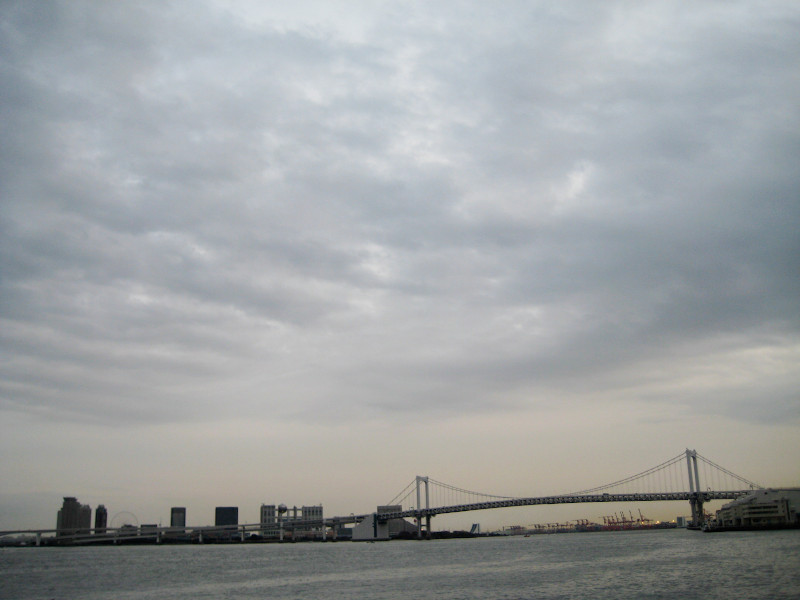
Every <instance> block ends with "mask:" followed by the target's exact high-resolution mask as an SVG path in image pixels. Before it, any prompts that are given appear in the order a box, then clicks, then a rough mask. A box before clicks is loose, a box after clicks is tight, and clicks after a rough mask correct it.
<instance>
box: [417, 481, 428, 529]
mask: <svg viewBox="0 0 800 600" xmlns="http://www.w3.org/2000/svg"><path fill="white" fill-rule="evenodd" d="M422 484H424V485H425V509H424V511H423V509H422V495H421V493H420V492H421V486H422ZM430 508H431V496H430V490H429V488H428V476H427V475H425V476H424V477H423V476H422V475H417V539H418V540H421V539H422V517H423V515H424V516H425V535H426V537H428V538H429V539H430V537H431V513H430V512H428V511H429V510H430Z"/></svg>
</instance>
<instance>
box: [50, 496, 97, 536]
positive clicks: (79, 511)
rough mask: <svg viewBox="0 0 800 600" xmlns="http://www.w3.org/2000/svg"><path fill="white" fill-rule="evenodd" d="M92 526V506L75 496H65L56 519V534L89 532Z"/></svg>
mask: <svg viewBox="0 0 800 600" xmlns="http://www.w3.org/2000/svg"><path fill="white" fill-rule="evenodd" d="M91 528H92V507H91V506H89V505H88V504H81V503H80V502H78V499H77V498H75V497H74V496H64V503H63V504H62V505H61V508H60V509H59V511H58V517H57V519H56V529H57V530H58V531H57V532H56V536H59V537H60V536H64V535H75V534H76V533H89V530H90V529H91Z"/></svg>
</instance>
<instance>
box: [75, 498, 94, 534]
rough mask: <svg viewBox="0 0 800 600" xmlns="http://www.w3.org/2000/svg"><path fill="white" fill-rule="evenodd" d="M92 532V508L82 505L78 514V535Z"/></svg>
mask: <svg viewBox="0 0 800 600" xmlns="http://www.w3.org/2000/svg"><path fill="white" fill-rule="evenodd" d="M91 530H92V507H91V506H89V505H88V504H81V508H80V511H79V513H78V533H84V534H86V533H89V532H90V531H91Z"/></svg>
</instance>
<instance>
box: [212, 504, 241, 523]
mask: <svg viewBox="0 0 800 600" xmlns="http://www.w3.org/2000/svg"><path fill="white" fill-rule="evenodd" d="M238 524H239V507H238V506H217V507H216V509H215V510H214V526H215V527H225V526H228V525H233V526H234V528H235V527H236V525H238Z"/></svg>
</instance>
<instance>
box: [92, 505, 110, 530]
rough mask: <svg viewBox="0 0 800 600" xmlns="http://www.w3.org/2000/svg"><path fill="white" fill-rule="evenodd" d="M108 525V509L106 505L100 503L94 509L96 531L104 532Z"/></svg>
mask: <svg viewBox="0 0 800 600" xmlns="http://www.w3.org/2000/svg"><path fill="white" fill-rule="evenodd" d="M107 525H108V511H107V510H106V507H105V506H103V505H102V504H99V505H98V506H97V508H96V509H95V511H94V532H95V534H102V533H105V532H106V527H107Z"/></svg>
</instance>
